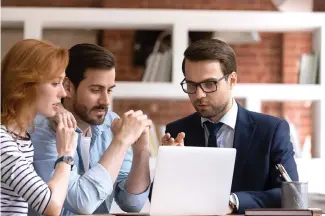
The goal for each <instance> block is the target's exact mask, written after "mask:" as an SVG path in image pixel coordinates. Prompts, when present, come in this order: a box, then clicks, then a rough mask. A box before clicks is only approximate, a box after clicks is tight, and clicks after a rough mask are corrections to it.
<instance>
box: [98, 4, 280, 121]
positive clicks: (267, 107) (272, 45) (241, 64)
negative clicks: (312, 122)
mask: <svg viewBox="0 0 325 216" xmlns="http://www.w3.org/2000/svg"><path fill="white" fill-rule="evenodd" d="M103 7H107V8H172V9H214V10H267V11H275V10H276V8H275V7H274V6H273V4H272V3H271V1H269V0H252V1H243V0H232V1H223V0H214V1H205V0H189V1H180V0H179V1H145V0H140V1H131V0H130V1H123V2H121V1H103ZM133 35H134V31H133V30H121V31H118V30H105V31H104V40H103V45H104V46H105V47H107V48H108V49H110V50H112V52H113V53H114V54H115V55H116V56H117V59H118V63H117V71H118V74H117V80H128V81H139V80H140V79H141V75H142V73H143V68H134V67H132V65H131V58H130V57H131V53H132V36H133ZM117 38H119V39H118V40H117ZM261 38H262V40H263V43H261V44H254V45H242V46H233V48H234V50H235V52H236V54H237V57H238V72H239V82H246V83H259V82H262V83H273V82H275V83H279V82H281V80H282V77H281V73H282V66H281V61H282V58H281V52H282V35H281V33H262V34H261ZM130 42H131V43H130ZM119 59H120V60H119ZM122 59H123V60H122ZM146 102H147V101H146ZM146 102H143V101H139V100H133V101H129V102H126V101H125V100H115V101H114V110H117V112H119V113H123V112H125V111H126V110H127V109H129V108H132V107H137V108H141V107H142V108H141V109H143V110H145V109H147V108H146V106H147V103H146ZM152 102H153V103H154V104H155V106H158V107H159V109H157V110H170V111H169V112H171V113H172V112H173V111H172V110H173V109H175V108H174V107H175V106H173V103H170V102H169V101H168V100H159V101H157V100H152ZM240 102H241V104H243V103H244V102H243V101H240ZM126 103H128V105H127V106H123V105H121V104H126ZM178 103H179V104H178V105H177V107H180V108H178V109H177V110H178V112H177V113H178V114H177V113H176V114H171V115H168V112H167V113H166V114H165V111H164V113H160V114H159V115H160V117H159V118H158V117H156V116H157V115H156V114H152V113H151V116H152V118H153V120H155V121H159V122H160V121H161V120H160V119H166V120H167V119H168V120H167V122H168V121H169V119H173V118H174V119H177V118H179V117H183V116H186V115H188V113H190V112H192V111H193V108H192V107H191V104H190V103H188V102H181V101H180V102H178ZM141 104H143V106H141ZM166 104H170V107H166ZM262 108H263V112H264V113H267V114H271V115H276V116H279V117H280V116H281V104H280V103H272V102H268V103H263V105H262Z"/></svg>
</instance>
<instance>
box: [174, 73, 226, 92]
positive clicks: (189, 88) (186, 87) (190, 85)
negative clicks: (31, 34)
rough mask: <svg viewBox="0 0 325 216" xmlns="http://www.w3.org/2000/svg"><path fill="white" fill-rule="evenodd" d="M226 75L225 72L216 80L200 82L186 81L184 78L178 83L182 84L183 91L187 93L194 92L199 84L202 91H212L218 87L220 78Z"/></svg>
mask: <svg viewBox="0 0 325 216" xmlns="http://www.w3.org/2000/svg"><path fill="white" fill-rule="evenodd" d="M226 76H228V74H225V75H224V76H223V77H221V78H220V79H218V80H208V81H203V82H200V83H195V82H188V81H186V80H185V78H184V79H183V81H182V82H181V83H180V84H181V86H182V89H183V91H184V92H185V93H187V94H195V93H196V90H197V87H198V86H200V88H201V89H202V91H204V92H205V93H212V92H215V91H217V89H218V88H217V84H218V83H219V82H220V81H221V80H222V79H224V78H226Z"/></svg>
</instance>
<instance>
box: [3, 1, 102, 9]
mask: <svg viewBox="0 0 325 216" xmlns="http://www.w3.org/2000/svg"><path fill="white" fill-rule="evenodd" d="M1 5H2V6H7V7H9V6H10V7H101V5H102V0H2V1H1Z"/></svg>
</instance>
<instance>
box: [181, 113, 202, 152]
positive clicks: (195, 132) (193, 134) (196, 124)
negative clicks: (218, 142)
mask: <svg viewBox="0 0 325 216" xmlns="http://www.w3.org/2000/svg"><path fill="white" fill-rule="evenodd" d="M184 144H185V146H199V147H204V146H205V138H204V129H203V127H202V126H201V117H200V115H199V114H198V113H194V114H193V116H192V119H191V120H190V122H189V124H188V129H187V133H185V142H184Z"/></svg>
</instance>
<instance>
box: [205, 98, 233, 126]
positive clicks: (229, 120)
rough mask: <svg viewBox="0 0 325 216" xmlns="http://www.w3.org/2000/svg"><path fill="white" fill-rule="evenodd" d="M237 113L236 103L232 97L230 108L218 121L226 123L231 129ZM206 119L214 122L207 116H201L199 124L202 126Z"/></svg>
mask: <svg viewBox="0 0 325 216" xmlns="http://www.w3.org/2000/svg"><path fill="white" fill-rule="evenodd" d="M237 113H238V105H237V102H236V101H235V99H232V106H231V108H230V110H229V111H228V112H227V113H226V114H225V115H224V116H222V118H221V119H220V121H219V122H222V123H224V124H225V125H228V126H229V127H231V128H232V129H235V126H236V120H237ZM206 121H210V122H212V123H215V122H213V121H211V120H209V119H207V118H204V117H201V125H202V127H203V123H204V122H206Z"/></svg>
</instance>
